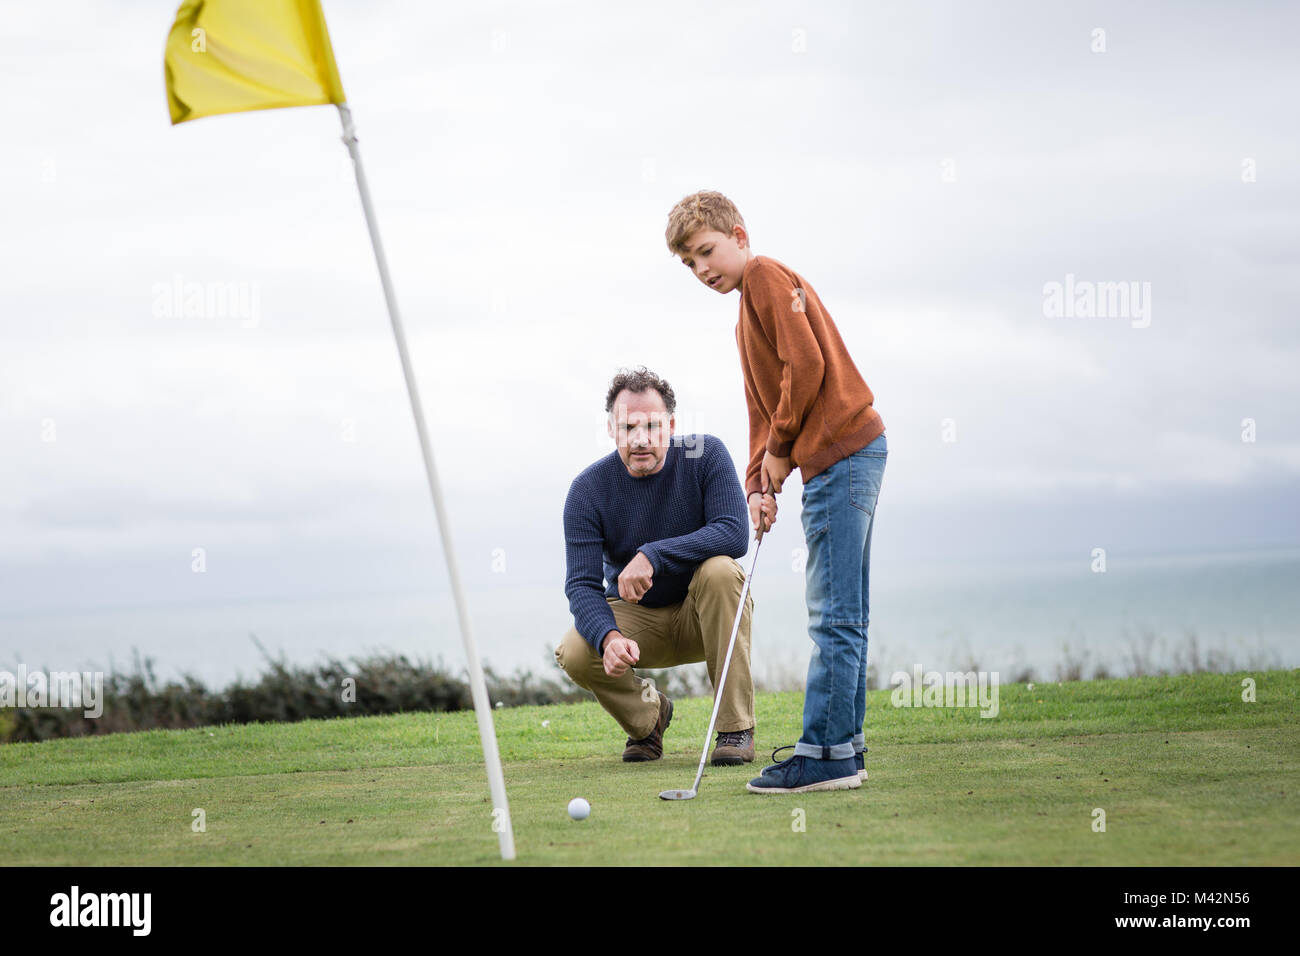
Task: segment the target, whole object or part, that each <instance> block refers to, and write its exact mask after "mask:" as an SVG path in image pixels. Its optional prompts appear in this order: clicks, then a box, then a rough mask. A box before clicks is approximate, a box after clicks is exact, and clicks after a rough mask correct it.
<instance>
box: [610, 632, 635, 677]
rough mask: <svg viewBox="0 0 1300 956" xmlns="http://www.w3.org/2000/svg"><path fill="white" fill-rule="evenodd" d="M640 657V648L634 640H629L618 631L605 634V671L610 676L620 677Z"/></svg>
mask: <svg viewBox="0 0 1300 956" xmlns="http://www.w3.org/2000/svg"><path fill="white" fill-rule="evenodd" d="M640 659H641V648H639V647H637V646H636V641H629V640H628V639H627V638H626V637H624V636H623V635H622V634H620V633H619V632H618V631H610V632H609V633H608V634H606V635H605V673H606V674H608V675H609V676H610V677H622V676H623V675H624V674H625V673H626V672H627V669H628V668H629V667H631V666H632V665H633V664H635V663H636V662H637V661H639V660H640Z"/></svg>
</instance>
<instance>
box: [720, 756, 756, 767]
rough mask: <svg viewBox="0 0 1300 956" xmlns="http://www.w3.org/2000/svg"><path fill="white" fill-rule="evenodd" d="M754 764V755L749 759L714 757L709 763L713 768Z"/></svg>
mask: <svg viewBox="0 0 1300 956" xmlns="http://www.w3.org/2000/svg"><path fill="white" fill-rule="evenodd" d="M753 762H754V755H753V754H750V755H749V756H748V757H714V758H713V759H712V760H710V761H709V765H710V766H713V767H739V766H741V765H742V764H747V763H753Z"/></svg>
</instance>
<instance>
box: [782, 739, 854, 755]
mask: <svg viewBox="0 0 1300 956" xmlns="http://www.w3.org/2000/svg"><path fill="white" fill-rule="evenodd" d="M827 750H829V751H830V757H829V758H828V757H826V756H825V752H826V751H827ZM794 755H795V756H796V757H812V758H813V759H814V760H827V759H830V760H848V759H849V758H850V757H852V756H853V744H851V743H845V744H834V745H833V746H831V747H818V746H816V745H814V744H806V743H804V742H803V741H802V740H801V741H799V742H798V743H797V744H795V745H794Z"/></svg>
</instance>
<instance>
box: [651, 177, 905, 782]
mask: <svg viewBox="0 0 1300 956" xmlns="http://www.w3.org/2000/svg"><path fill="white" fill-rule="evenodd" d="M666 237H667V240H668V248H669V249H670V250H671V251H672V253H673V254H674V255H676V256H679V257H680V258H681V260H682V262H683V263H684V264H685V265H686V267H687V268H689V269H690V270H691V271H692V272H694V273H695V275H696V277H697V278H699V280H700V281H701V282H703V283H704V284H705V285H707V286H708V287H709V288H711V289H713V290H714V291H716V292H719V293H721V294H723V295H725V294H727V293H729V292H731V291H733V290H738V291H739V292H740V320H739V322H738V323H737V324H736V345H737V347H738V348H739V350H740V367H741V371H742V372H743V373H744V380H745V399H746V403H747V404H748V406H749V450H750V453H749V465H748V467H747V468H746V470H745V494H746V496H747V500H748V504H749V512H750V519H751V521H752V522H753V524H754V528H755V530H757V529H758V528H759V527H760V526H761V527H762V528H763V530H767V529H768V528H770V527H771V525H772V523H773V522H774V521H775V520H776V510H777V508H776V497H775V496H776V495H777V494H780V492H781V487H782V485H783V484H784V482H785V480H786V477H787V476H788V475H789V474H790V472H791V471H792V470H793V469H794V468H796V467H797V468H799V471H800V475H801V477H802V479H803V486H804V490H803V516H802V517H803V530H804V537H805V539H806V541H807V552H808V554H807V563H806V573H807V581H808V588H807V593H808V632H809V635H810V636H811V637H812V640H813V643H814V644H815V647H814V649H813V653H812V658H811V660H810V661H809V664H808V681H807V687H806V690H805V692H804V712H803V734H802V736H801V737H800V738H799V742H798V743H797V744H795V745H794V756H793V757H790V758H789V759H787V760H783V761H781V762H780V763H777V764H774V765H772V766H769V767H766V768H764V770H763V772H762V774H760V775H759V776H758V777H756V778H754V779H753V780H751V781H750V782H749V783H748V784H747V785H746V789H747V790H749V791H750V792H752V793H805V792H808V791H812V790H852V789H855V788H857V787H860V786H861V785H862V780H864V779H865V778H866V775H867V774H866V769H865V761H864V759H863V756H862V752H863V750H864V749H865V747H864V743H865V738H864V736H863V733H862V724H863V721H864V720H865V719H866V692H867V619H868V602H867V589H868V588H867V578H868V568H869V565H870V555H871V528H872V515H873V514H874V512H875V510H876V498H877V496H878V495H879V493H880V482H881V478H882V477H883V475H884V471H885V458H886V455H887V448H886V444H885V436H884V431H885V426H884V423H883V422H882V421H881V418H880V415H879V413H877V412H876V410H875V409H874V408H873V407H872V405H873V403H874V401H875V398H874V396H873V395H872V393H871V389H869V388H868V387H867V384H866V382H865V381H863V379H862V375H861V374H860V373H859V372H858V369H857V367H856V366H855V365H854V364H853V360H852V359H851V358H850V357H849V354H848V351H847V349H846V348H845V347H844V342H843V340H842V339H841V338H840V335H839V331H838V330H837V329H836V327H835V324H834V322H832V321H831V317H830V314H829V313H828V312H827V311H826V308H825V307H824V306H823V305H822V303H821V300H820V299H818V298H817V293H816V292H814V291H813V289H812V287H811V286H810V285H809V284H808V283H807V281H805V280H804V279H803V278H802V277H801V276H800V275H799V274H798V273H796V272H794V271H793V270H792V269H790V268H788V267H787V266H785V265H784V264H782V263H780V262H778V261H777V260H775V259H771V258H768V257H767V256H757V255H755V254H754V252H753V249H752V248H751V246H750V242H749V233H748V231H747V230H746V228H745V223H744V220H743V219H741V217H740V212H739V211H738V210H737V209H736V207H735V205H733V204H732V202H731V201H730V200H729V199H727V197H725V196H723V195H722V194H721V193H717V192H699V193H695V194H693V195H691V196H687V197H686V198H685V199H683V200H682V201H681V202H679V203H678V204H677V205H676V206H674V207H673V210H672V212H671V213H669V215H668V230H667V236H666Z"/></svg>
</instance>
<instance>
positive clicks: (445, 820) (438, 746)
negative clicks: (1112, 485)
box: [0, 671, 1300, 866]
mask: <svg viewBox="0 0 1300 956" xmlns="http://www.w3.org/2000/svg"><path fill="white" fill-rule="evenodd" d="M1245 676H1248V675H1245V674H1232V675H1227V674H1194V675H1184V676H1177V677H1149V678H1129V679H1124V680H1105V681H1086V682H1072V683H1066V684H1064V685H1057V684H1056V683H1041V684H1036V685H1034V686H1033V690H1030V689H1029V687H1028V685H1024V684H1021V685H1004V686H1003V687H1002V688H1001V698H1000V713H999V715H998V716H997V717H996V718H992V719H985V718H981V717H979V716H978V712H977V711H976V710H973V709H970V710H959V709H907V708H895V707H893V706H892V705H891V702H890V693H889V691H877V692H873V693H871V694H870V695H868V703H867V706H868V714H867V728H868V732H867V743H868V746H869V747H870V748H871V750H870V753H869V754H868V760H867V768H868V770H869V772H870V774H871V778H870V780H868V781H867V782H866V783H865V784H864V785H863V786H862V787H861V788H860V789H858V790H855V791H848V792H837V793H815V794H805V795H800V796H766V797H763V796H757V795H754V794H750V793H747V792H745V790H744V783H745V781H746V780H748V779H749V778H750V777H751V776H753V775H754V774H755V773H757V770H758V767H760V766H761V765H762V764H763V763H765V762H766V761H765V759H764V758H765V756H766V754H765V753H764V752H763V750H762V748H767V749H768V750H770V749H771V748H772V747H775V746H777V745H779V744H786V743H793V742H794V741H795V740H796V739H797V737H798V735H799V729H800V712H801V707H802V702H803V698H802V695H800V694H788V693H787V694H760V695H759V696H758V701H757V709H758V715H759V727H758V745H759V748H760V758H759V760H758V762H757V763H756V764H755V765H754V766H746V767H736V768H707V769H706V774H705V778H704V782H703V784H702V787H701V793H700V796H699V797H697V798H696V799H695V800H691V801H686V802H673V803H668V802H664V801H661V800H659V799H658V798H657V794H658V793H659V791H660V790H664V789H667V788H670V787H671V788H676V787H687V786H689V785H690V783H691V780H692V778H693V777H694V775H695V768H696V765H697V763H698V760H699V747H700V745H701V744H702V742H703V733H704V728H705V725H706V724H707V722H708V716H709V701H707V700H703V699H695V700H683V701H680V702H678V704H677V709H676V712H675V714H674V718H673V724H672V727H671V728H670V729H669V731H668V734H667V740H666V754H665V757H664V759H663V760H662V761H658V762H655V763H651V764H624V763H622V762H621V761H620V759H619V755H620V753H621V752H622V747H623V739H624V738H623V735H622V734H621V732H620V731H619V730H618V728H617V726H616V725H615V724H614V722H613V721H612V720H611V719H610V718H609V717H608V716H606V715H605V713H604V712H603V711H602V710H601V709H600V708H599V707H598V706H597V705H596V704H594V703H584V704H569V705H559V706H548V707H520V708H514V709H508V710H497V711H494V713H493V716H494V718H495V720H496V728H497V736H498V739H499V740H500V745H501V752H502V759H503V760H504V762H505V775H506V786H507V789H508V791H509V796H510V801H511V815H512V817H513V820H514V826H515V837H516V842H517V845H518V852H519V862H520V863H527V864H656V865H658V864H717V863H733V864H814V865H834V864H851V865H858V864H873V865H874V864H908V865H913V864H994V865H1001V864H1036V865H1044V864H1046V865H1054V864H1084V865H1166V866H1169V865H1178V866H1187V865H1261V864H1266V865H1292V866H1294V865H1296V864H1297V863H1300V822H1298V821H1300V729H1298V728H1300V671H1271V672H1264V673H1257V674H1253V675H1249V676H1252V677H1254V679H1255V681H1256V683H1257V689H1256V693H1257V697H1258V700H1257V702H1255V703H1245V702H1243V701H1242V699H1241V694H1242V688H1241V682H1242V679H1243V678H1244V677H1245ZM543 721H549V726H548V727H543V726H542V722H543ZM574 796H583V797H586V798H587V799H588V800H590V801H591V805H592V813H591V817H590V818H589V819H587V820H585V821H582V822H574V821H572V820H570V819H569V818H568V816H567V815H566V813H565V807H566V805H567V803H568V801H569V799H570V798H571V797H574ZM195 808H202V809H203V810H204V811H205V813H206V824H207V829H206V832H203V833H195V832H193V831H192V829H191V822H192V811H193V810H194V809H195ZM1094 808H1102V809H1103V810H1105V813H1106V832H1105V833H1097V832H1094V831H1093V829H1092V822H1093V810H1094ZM795 811H802V816H803V821H804V826H805V830H804V832H796V831H795V829H794V827H793V826H792V824H794V823H795V822H796V814H795ZM491 823H492V815H491V803H490V800H489V798H488V793H487V782H486V776H485V774H484V771H483V766H482V755H481V752H480V750H479V742H478V733H477V727H476V724H475V720H474V715H473V713H472V712H462V713H454V714H410V715H398V716H388V717H366V718H358V719H341V720H323V721H308V722H305V723H298V724H257V725H243V726H225V727H213V728H207V729H201V730H184V731H152V732H146V733H134V734H117V735H109V736H104V737H95V738H79V739H70V740H56V741H49V742H45V743H40V744H7V745H3V746H0V854H2V855H3V859H4V860H5V862H6V863H7V864H9V865H31V864H43V865H49V864H55V865H58V864H79V865H97V864H113V865H140V864H152V865H176V864H179V865H209V864H215V865H232V864H249V865H277V864H309V865H342V864H422V865H427V864H493V863H498V862H499V858H498V855H497V838H496V834H495V833H493V832H492V829H491Z"/></svg>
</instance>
